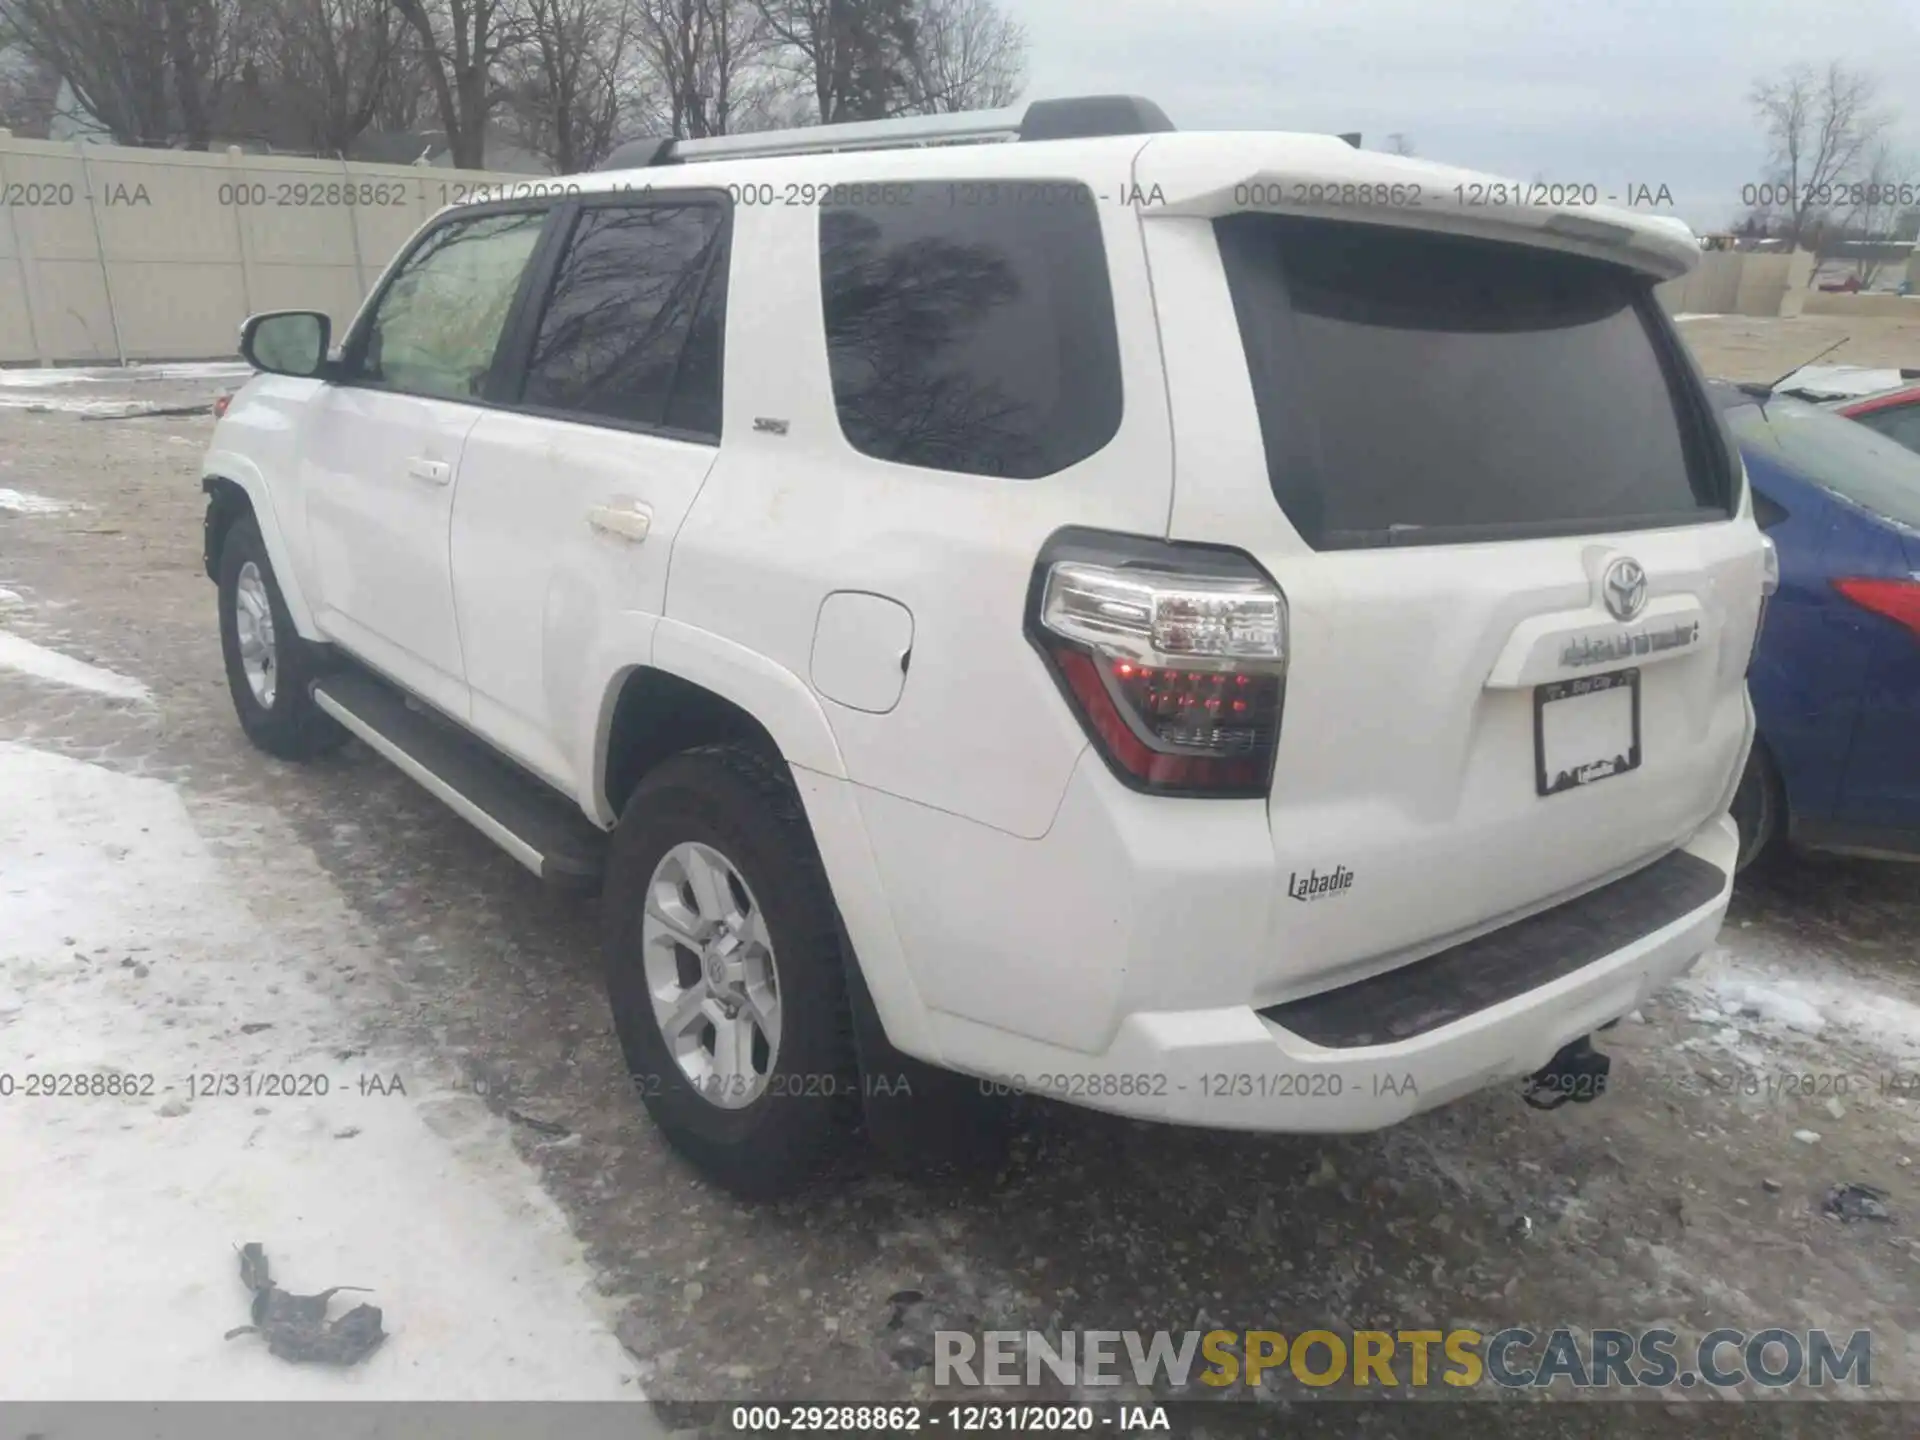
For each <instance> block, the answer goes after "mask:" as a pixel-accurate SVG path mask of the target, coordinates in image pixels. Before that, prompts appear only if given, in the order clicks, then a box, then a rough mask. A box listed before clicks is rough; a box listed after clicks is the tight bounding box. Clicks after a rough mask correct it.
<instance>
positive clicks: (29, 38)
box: [0, 0, 178, 145]
mask: <svg viewBox="0 0 1920 1440" xmlns="http://www.w3.org/2000/svg"><path fill="white" fill-rule="evenodd" d="M0 25H4V26H5V27H6V29H7V31H8V33H9V34H10V35H12V36H13V37H14V40H15V43H16V44H17V45H19V47H20V48H21V49H23V50H25V51H26V52H27V54H28V55H30V56H31V57H32V58H33V59H34V60H35V61H36V62H38V63H39V64H41V65H44V66H46V67H47V68H48V69H50V70H52V71H53V72H54V73H56V74H57V75H59V76H60V77H61V78H63V79H64V80H65V81H66V82H67V85H68V86H69V88H70V89H71V90H72V92H73V96H74V99H75V100H76V101H78V103H79V104H80V105H82V106H84V107H85V108H86V110H87V112H88V114H90V115H91V116H92V117H93V118H94V119H95V120H97V121H99V123H100V124H101V125H102V126H104V127H105V128H106V129H107V130H108V131H109V132H111V134H112V135H113V138H114V139H116V140H119V141H121V142H123V143H128V144H149V145H164V144H169V143H171V142H172V140H173V139H174V137H175V136H176V134H177V133H178V121H177V112H176V111H175V109H174V105H173V97H172V93H171V89H170V87H169V85H168V77H167V67H168V56H167V50H166V47H165V46H164V45H163V44H160V43H156V42H157V41H159V40H160V39H161V38H162V37H163V36H164V34H165V30H166V14H165V12H164V10H163V9H162V8H161V0H0Z"/></svg>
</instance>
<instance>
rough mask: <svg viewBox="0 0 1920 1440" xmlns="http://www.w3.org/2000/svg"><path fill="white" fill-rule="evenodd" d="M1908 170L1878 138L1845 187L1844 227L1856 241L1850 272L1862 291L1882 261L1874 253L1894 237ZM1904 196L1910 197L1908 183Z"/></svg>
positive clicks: (1867, 286)
mask: <svg viewBox="0 0 1920 1440" xmlns="http://www.w3.org/2000/svg"><path fill="white" fill-rule="evenodd" d="M1911 173H1912V172H1911V171H1910V170H1908V169H1907V167H1906V164H1905V162H1904V161H1903V160H1902V159H1901V158H1900V157H1899V156H1898V155H1896V154H1895V153H1894V150H1893V147H1892V146H1891V145H1889V144H1887V143H1886V142H1885V141H1881V142H1879V143H1877V144H1875V145H1874V147H1873V149H1872V151H1871V153H1869V155H1868V156H1867V159H1866V161H1865V162H1864V163H1863V164H1862V166H1861V168H1860V175H1859V178H1858V179H1857V180H1856V181H1855V182H1854V183H1853V184H1851V185H1849V186H1847V197H1846V198H1847V199H1848V201H1849V202H1850V203H1849V206H1848V209H1847V215H1846V228H1847V230H1848V231H1850V232H1851V233H1852V234H1853V236H1854V238H1855V239H1856V240H1858V241H1859V243H1860V250H1859V252H1858V254H1856V255H1855V257H1854V262H1853V273H1854V274H1855V275H1856V276H1858V277H1859V280H1860V288H1861V289H1862V290H1866V289H1870V288H1871V287H1872V285H1873V282H1874V281H1875V280H1876V279H1878V278H1879V275H1880V269H1881V267H1882V265H1884V264H1885V261H1883V260H1882V259H1881V258H1880V255H1879V253H1876V252H1878V249H1879V247H1880V246H1882V245H1885V244H1888V243H1890V242H1891V241H1892V240H1893V238H1894V235H1895V232H1896V227H1897V223H1898V219H1899V215H1900V183H1901V177H1902V176H1903V175H1908V174H1911ZM1908 195H1909V198H1911V195H1912V187H1911V186H1909V187H1908Z"/></svg>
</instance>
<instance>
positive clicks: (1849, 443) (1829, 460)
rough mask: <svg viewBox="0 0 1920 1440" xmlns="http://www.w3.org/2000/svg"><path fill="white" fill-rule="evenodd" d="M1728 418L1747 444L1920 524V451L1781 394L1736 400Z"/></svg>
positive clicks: (1882, 511)
mask: <svg viewBox="0 0 1920 1440" xmlns="http://www.w3.org/2000/svg"><path fill="white" fill-rule="evenodd" d="M1726 415H1727V423H1728V425H1730V426H1731V427H1732V429H1733V433H1734V436H1735V437H1736V438H1737V439H1738V440H1739V441H1740V443H1741V444H1742V445H1751V446H1753V447H1755V448H1756V449H1758V450H1760V451H1762V452H1763V453H1765V454H1768V455H1772V456H1773V457H1774V458H1776V459H1778V460H1780V461H1782V462H1784V463H1785V464H1786V465H1788V466H1789V467H1791V468H1792V469H1794V470H1796V471H1798V472H1799V473H1800V474H1802V475H1804V476H1806V477H1807V478H1808V479H1809V480H1811V481H1813V483H1814V484H1816V485H1819V486H1821V487H1822V488H1824V489H1827V490H1831V491H1833V492H1834V493H1835V494H1836V495H1839V496H1840V497H1841V498H1842V499H1844V500H1850V501H1852V502H1853V503H1854V504H1855V505H1857V506H1859V507H1860V508H1861V509H1863V510H1868V511H1871V512H1872V513H1873V514H1875V515H1879V516H1883V517H1884V518H1886V519H1888V520H1892V521H1895V522H1897V523H1898V524H1901V525H1905V526H1908V527H1909V528H1913V529H1920V455H1916V454H1914V453H1913V451H1911V450H1909V449H1907V448H1906V447H1905V446H1904V445H1901V444H1900V443H1899V442H1898V441H1896V440H1890V439H1888V438H1887V437H1886V436H1884V435H1881V434H1877V433H1876V432H1874V431H1872V430H1870V429H1868V428H1867V427H1866V426H1864V425H1862V424H1860V423H1859V422H1858V421H1854V420H1849V419H1847V418H1846V417H1845V416H1843V415H1835V414H1833V413H1831V412H1830V411H1826V410H1822V409H1820V408H1819V407H1818V406H1816V405H1809V404H1807V403H1806V402H1805V401H1801V400H1794V399H1791V398H1789V397H1788V396H1784V395H1775V396H1774V397H1773V398H1772V399H1770V400H1768V401H1767V403H1766V405H1765V406H1764V407H1762V406H1760V405H1758V404H1752V405H1736V406H1734V407H1732V408H1731V409H1729V410H1728V411H1727V412H1726Z"/></svg>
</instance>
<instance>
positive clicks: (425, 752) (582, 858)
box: [313, 671, 607, 889]
mask: <svg viewBox="0 0 1920 1440" xmlns="http://www.w3.org/2000/svg"><path fill="white" fill-rule="evenodd" d="M313 699H314V703H315V704H316V705H318V706H319V707H320V708H321V709H322V710H324V711H326V712H327V714H329V715H331V716H332V717H333V718H334V719H336V720H338V721H339V722H340V723H341V724H342V725H344V726H345V727H346V728H347V729H348V730H349V731H350V732H352V734H354V735H355V736H357V737H358V738H359V739H360V740H362V741H364V742H365V743H366V744H367V745H368V746H369V747H371V748H372V749H374V750H376V751H378V752H379V753H380V754H381V755H383V756H385V757H386V758H387V759H388V760H391V761H392V762H393V763H394V764H395V765H396V766H398V767H399V768H400V769H401V770H402V771H403V772H404V773H405V774H406V775H408V776H409V777H410V778H412V779H413V780H415V781H417V782H418V783H419V784H420V785H421V786H422V787H423V788H424V789H425V790H426V791H427V792H428V793H429V794H431V795H432V796H433V797H434V798H435V799H437V800H439V801H440V802H441V803H442V804H444V805H446V807H447V808H448V809H450V810H452V811H453V812H454V814H456V815H458V816H459V817H460V818H461V819H462V820H465V821H466V822H467V823H468V824H470V825H472V826H473V827H474V829H476V830H478V831H479V832H480V833H481V834H482V835H485V836H486V837H487V838H488V839H489V840H491V841H493V843H494V844H496V845H498V846H499V847H500V848H501V849H502V850H504V851H506V852H507V853H508V854H509V855H511V856H512V857H513V858H514V859H516V860H518V861H519V862H520V863H521V864H522V865H524V866H526V867H527V869H529V870H531V871H532V872H533V873H534V874H536V875H538V876H539V877H540V878H541V879H542V880H545V881H548V882H551V883H553V884H556V885H561V886H565V887H567V888H569V889H574V888H591V887H592V886H594V885H597V884H598V883H599V881H600V875H601V871H602V870H603V869H604V868H605V864H606V851H607V836H606V833H605V832H604V831H602V830H600V829H598V828H597V827H596V826H595V825H594V824H593V823H592V822H591V821H589V820H588V819H587V818H586V816H584V815H582V814H581V813H580V811H579V809H578V808H577V807H575V806H574V805H573V804H572V803H571V802H570V801H569V800H568V799H567V798H566V797H565V796H564V795H562V794H560V793H559V792H558V791H557V790H554V789H553V788H552V787H550V786H548V785H547V784H545V783H544V782H542V781H540V780H537V779H535V778H534V777H533V776H531V775H529V774H528V773H527V772H526V771H524V770H522V769H521V768H520V767H519V766H517V765H515V764H514V763H513V762H512V761H511V760H508V759H507V758H506V757H505V756H504V755H501V754H499V753H498V752H497V751H495V750H494V749H493V748H492V747H490V746H489V745H487V744H486V743H485V742H484V741H482V740H479V739H478V738H476V737H475V736H472V735H469V734H467V733H466V732H465V731H463V730H460V729H458V728H457V727H455V726H454V725H453V724H452V723H451V722H449V721H446V720H442V719H440V718H438V717H437V716H435V715H433V714H431V713H430V712H427V711H425V710H423V709H416V708H414V706H413V705H411V704H410V703H409V702H408V701H407V699H406V697H405V696H403V695H402V694H401V693H400V692H399V691H397V690H395V689H394V688H393V687H392V686H390V685H387V684H386V683H385V682H383V681H380V680H376V679H374V678H373V677H372V676H370V675H366V674H362V673H360V672H358V671H339V672H335V673H333V674H329V675H325V676H323V677H321V678H320V679H318V680H316V681H314V682H313Z"/></svg>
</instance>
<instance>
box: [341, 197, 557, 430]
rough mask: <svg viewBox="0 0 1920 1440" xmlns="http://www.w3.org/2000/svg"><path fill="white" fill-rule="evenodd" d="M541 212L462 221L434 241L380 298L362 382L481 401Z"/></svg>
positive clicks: (422, 247)
mask: <svg viewBox="0 0 1920 1440" xmlns="http://www.w3.org/2000/svg"><path fill="white" fill-rule="evenodd" d="M545 222H546V215H545V214H544V213H541V212H529V213H524V214H515V215H483V216H479V217H476V218H474V219H471V220H455V221H452V222H451V223H449V224H446V225H442V226H441V227H440V228H439V229H438V230H435V231H434V232H433V233H432V234H430V235H428V236H427V237H426V239H425V240H424V241H422V242H421V244H420V245H419V247H418V248H416V249H415V250H414V252H413V253H412V254H411V255H409V256H408V257H407V259H406V261H405V263H404V264H403V265H402V266H401V268H400V272H399V273H398V274H397V275H395V276H394V278H393V282H392V283H391V284H389V285H388V286H387V288H386V289H385V290H384V291H383V292H382V293H381V296H380V301H379V304H378V306H377V308H376V309H375V310H374V313H373V322H372V324H371V326H370V327H369V329H368V332H367V341H366V348H365V351H364V354H363V358H362V360H361V363H360V367H359V369H360V376H361V378H362V379H365V380H369V381H372V382H373V383H375V384H378V385H384V386H387V387H388V388H390V389H394V390H404V391H405V392H407V393H408V394H410V395H428V396H433V397H435V398H438V399H442V400H472V399H476V398H478V396H479V395H480V392H481V390H482V388H483V387H484V386H485V384H486V379H487V372H488V370H489V369H490V368H491V367H492V365H493V352H494V348H495V347H496V346H497V345H498V344H499V343H500V332H501V330H502V329H503V328H504V327H505V325H506V323H507V312H508V311H509V310H511V309H512V308H513V298H514V295H515V293H516V292H517V291H518V290H519V287H520V277H521V275H522V274H523V273H524V272H525V270H526V268H527V261H528V260H529V258H531V256H532V255H533V247H534V245H535V243H536V242H537V241H538V240H539V238H540V227H541V226H542V225H543V224H544V223H545Z"/></svg>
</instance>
